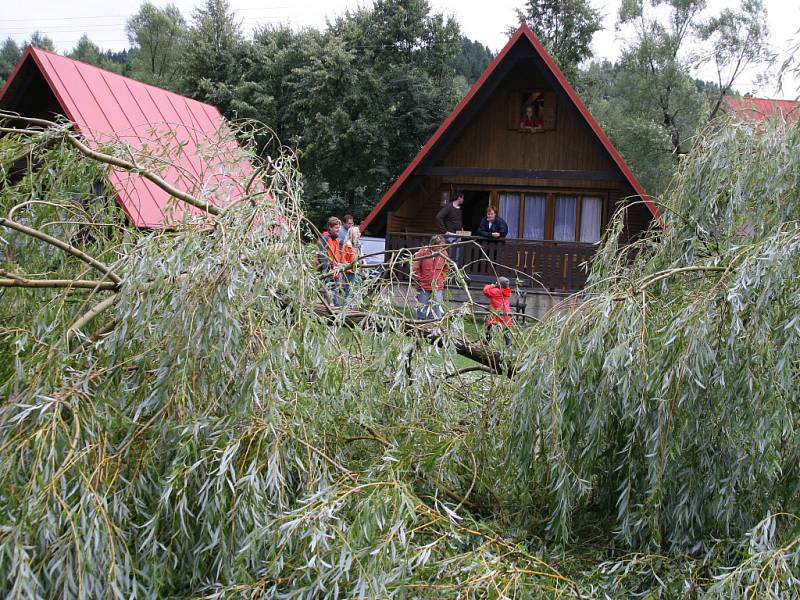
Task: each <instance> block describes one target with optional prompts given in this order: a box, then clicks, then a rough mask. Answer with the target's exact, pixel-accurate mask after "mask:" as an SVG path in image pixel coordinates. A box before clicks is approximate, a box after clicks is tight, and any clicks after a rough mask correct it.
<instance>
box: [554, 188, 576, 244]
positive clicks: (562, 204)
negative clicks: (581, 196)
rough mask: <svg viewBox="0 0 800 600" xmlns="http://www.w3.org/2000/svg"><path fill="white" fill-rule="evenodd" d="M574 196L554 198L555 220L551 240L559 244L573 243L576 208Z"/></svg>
mask: <svg viewBox="0 0 800 600" xmlns="http://www.w3.org/2000/svg"><path fill="white" fill-rule="evenodd" d="M577 204H578V202H577V198H575V196H558V197H557V198H556V218H555V223H554V225H553V239H554V240H556V241H559V242H574V241H575V214H576V211H575V209H576V206H577Z"/></svg>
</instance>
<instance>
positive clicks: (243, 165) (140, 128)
mask: <svg viewBox="0 0 800 600" xmlns="http://www.w3.org/2000/svg"><path fill="white" fill-rule="evenodd" d="M26 60H32V61H33V62H34V63H35V65H36V67H38V69H39V71H40V72H41V74H42V75H43V76H44V78H45V80H46V81H47V84H48V85H49V86H50V89H51V90H52V91H53V94H54V95H55V97H56V99H57V100H58V103H59V105H60V106H61V108H62V109H63V111H64V115H65V116H66V117H67V118H68V119H69V120H70V121H72V122H73V123H74V124H75V126H76V128H77V130H78V131H79V132H80V133H81V135H82V136H83V137H84V138H85V139H86V141H87V142H88V144H89V145H90V146H92V147H94V148H97V147H100V146H102V145H103V144H107V143H109V142H115V141H122V142H124V143H127V144H129V145H130V146H131V147H132V148H134V149H135V150H137V151H145V152H146V153H147V154H149V155H152V156H154V157H155V156H158V157H160V158H154V159H153V160H152V162H151V163H150V164H149V165H147V166H148V167H149V168H151V169H155V170H156V171H159V172H160V175H161V176H162V177H163V178H164V179H166V180H167V181H168V182H169V183H171V184H173V185H174V186H175V187H177V188H179V189H181V190H183V191H186V192H188V193H191V194H193V195H195V196H200V197H202V199H204V200H206V201H209V202H212V203H213V204H215V205H218V206H221V205H223V204H227V203H228V202H231V201H232V200H235V199H237V198H239V197H241V196H242V195H243V189H242V187H241V182H242V181H245V180H246V178H247V175H248V174H249V173H250V172H252V167H251V166H250V164H249V163H247V162H246V161H240V160H237V159H238V158H239V154H238V153H239V152H240V150H239V146H238V144H237V142H236V140H235V138H234V137H233V135H232V133H231V132H230V130H228V128H227V127H225V125H224V122H223V119H222V115H221V114H220V112H219V110H217V109H216V108H215V107H213V106H210V105H208V104H204V103H202V102H198V101H196V100H192V99H190V98H186V97H184V96H181V95H179V94H175V93H173V92H168V91H166V90H163V89H161V88H157V87H155V86H152V85H147V84H145V83H142V82H140V81H135V80H133V79H129V78H127V77H123V76H122V75H118V74H116V73H112V72H110V71H105V70H103V69H100V68H98V67H95V66H92V65H88V64H85V63H82V62H79V61H76V60H73V59H71V58H67V57H64V56H60V55H58V54H53V53H51V52H46V51H44V50H40V49H38V48H32V47H29V48H28V49H27V50H26V51H25V53H24V54H23V56H22V58H21V59H20V61H19V63H18V64H17V66H16V67H15V69H14V71H13V72H12V74H11V76H10V77H9V79H8V81H7V82H6V85H5V86H4V88H3V90H2V91H0V101H2V100H3V97H4V96H5V94H6V93H7V91H8V90H9V89H10V88H11V84H12V82H13V80H14V78H15V77H16V76H17V75H18V73H19V72H20V70H21V68H22V65H23V64H24V63H25V61H26ZM20 93H21V94H24V93H25V90H24V89H22V90H20ZM20 112H21V113H22V114H24V112H23V111H20ZM137 154H138V153H137ZM138 160H140V161H141V160H142V158H141V157H139V158H138ZM167 163H169V164H168V166H166V165H167ZM109 181H110V183H111V185H112V186H113V187H114V188H115V190H116V192H117V196H118V201H119V204H120V205H121V206H122V208H123V210H124V211H125V213H126V214H127V215H128V216H129V217H130V219H131V221H132V222H133V224H134V225H136V226H138V227H159V226H163V225H167V224H170V223H175V222H176V221H178V220H181V219H182V218H183V217H184V216H188V215H187V213H189V214H191V215H202V214H203V213H202V211H200V210H198V209H196V208H194V207H191V206H187V205H185V204H183V203H180V202H175V201H174V200H173V201H170V199H171V196H170V195H169V194H168V193H167V192H165V191H163V190H162V189H161V188H159V187H158V186H156V185H155V184H153V183H152V182H150V181H148V180H146V179H144V178H143V177H141V176H139V175H136V174H132V173H129V172H127V171H123V170H119V169H111V170H110V171H109Z"/></svg>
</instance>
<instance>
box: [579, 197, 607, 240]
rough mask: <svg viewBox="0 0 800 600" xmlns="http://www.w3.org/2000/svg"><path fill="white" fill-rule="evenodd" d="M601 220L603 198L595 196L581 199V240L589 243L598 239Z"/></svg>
mask: <svg viewBox="0 0 800 600" xmlns="http://www.w3.org/2000/svg"><path fill="white" fill-rule="evenodd" d="M602 221H603V200H602V198H598V197H596V196H584V197H583V198H582V199H581V240H580V241H582V242H586V243H589V244H595V243H597V242H599V241H600V228H601V226H602Z"/></svg>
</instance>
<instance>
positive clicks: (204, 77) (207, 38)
mask: <svg viewBox="0 0 800 600" xmlns="http://www.w3.org/2000/svg"><path fill="white" fill-rule="evenodd" d="M192 21H193V22H192V25H191V27H190V28H189V32H188V33H187V35H186V44H185V46H184V48H183V53H182V54H181V57H180V60H179V61H178V63H179V68H180V78H181V87H182V90H183V91H184V92H185V93H188V94H190V95H191V96H193V97H195V98H198V99H200V100H203V101H205V102H210V103H211V104H213V105H215V106H217V107H218V108H219V109H220V110H221V111H222V112H223V113H226V114H227V113H228V112H229V111H228V108H229V106H230V102H231V91H230V89H231V86H233V85H235V83H236V82H237V81H238V78H239V75H240V73H241V71H240V62H241V58H242V56H243V53H244V50H245V46H244V37H243V36H242V32H241V28H240V26H239V23H237V21H236V18H235V16H234V14H233V13H232V12H231V9H230V6H229V4H228V2H227V0H207V1H206V3H205V4H204V5H203V6H202V7H200V8H197V9H195V11H194V14H193V15H192Z"/></svg>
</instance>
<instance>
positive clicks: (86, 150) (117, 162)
mask: <svg viewBox="0 0 800 600" xmlns="http://www.w3.org/2000/svg"><path fill="white" fill-rule="evenodd" d="M0 118H7V119H14V120H18V121H23V122H25V123H29V124H31V125H39V126H41V127H60V126H59V125H58V124H57V123H55V122H53V121H47V120H45V119H34V118H30V117H21V116H19V115H15V114H11V113H6V112H0ZM23 131H24V130H23ZM19 133H22V131H19ZM37 133H42V132H37ZM63 135H64V138H65V139H66V140H67V142H68V143H69V144H70V145H71V146H72V147H73V148H75V149H76V150H78V151H79V152H80V153H81V154H83V155H84V156H87V157H89V158H91V159H93V160H96V161H98V162H102V163H105V164H107V165H111V166H112V167H117V168H119V169H124V170H126V171H130V172H131V173H136V174H137V175H141V176H142V177H144V178H145V179H147V180H149V181H151V182H153V183H154V184H155V185H157V186H158V187H160V188H161V189H162V190H164V191H165V192H167V193H168V194H169V195H171V196H173V197H174V198H177V199H178V200H181V201H183V202H186V203H187V204H191V205H192V206H194V207H195V208H199V209H200V210H203V211H205V212H207V213H209V214H211V215H214V216H218V215H220V214H222V210H220V209H219V208H218V207H216V206H214V205H213V204H211V203H210V202H205V201H203V200H200V199H199V198H196V197H194V196H193V195H191V194H188V193H186V192H184V191H183V190H180V189H178V188H176V187H175V186H174V185H172V184H170V183H168V182H167V181H165V180H164V179H162V178H161V177H159V176H158V175H156V174H155V173H153V172H152V171H149V170H147V169H144V168H142V167H140V166H139V165H137V164H135V163H133V162H131V161H127V160H124V159H121V158H117V157H116V156H111V155H109V154H105V153H103V152H97V151H96V150H92V149H91V148H90V147H89V146H87V145H86V144H84V143H83V142H82V141H80V140H79V139H78V137H77V136H76V135H75V134H73V133H71V132H69V131H66V130H63Z"/></svg>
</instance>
